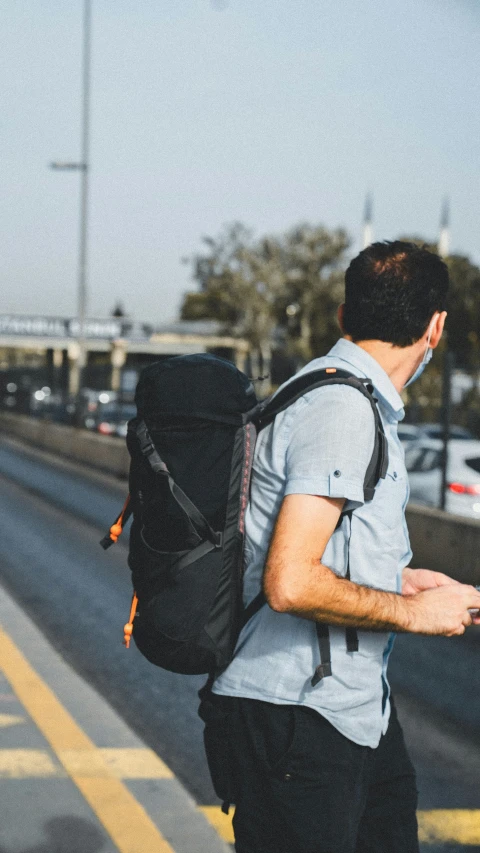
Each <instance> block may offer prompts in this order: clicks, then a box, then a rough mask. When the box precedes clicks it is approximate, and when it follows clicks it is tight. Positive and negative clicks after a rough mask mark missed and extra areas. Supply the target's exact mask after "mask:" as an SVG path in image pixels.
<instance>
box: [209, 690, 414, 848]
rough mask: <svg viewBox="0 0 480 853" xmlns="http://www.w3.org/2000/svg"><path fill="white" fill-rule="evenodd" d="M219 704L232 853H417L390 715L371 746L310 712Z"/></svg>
mask: <svg viewBox="0 0 480 853" xmlns="http://www.w3.org/2000/svg"><path fill="white" fill-rule="evenodd" d="M218 698H220V697H218ZM221 701H222V703H224V706H225V703H226V707H227V708H228V710H229V716H230V714H231V716H230V721H231V723H230V725H231V728H230V732H231V735H232V741H231V743H232V746H233V750H234V765H235V767H236V773H235V777H236V778H235V792H236V811H235V817H234V820H233V826H234V830H235V839H236V844H235V850H236V851H237V853H418V849H419V848H418V841H417V820H416V806H417V790H416V785H415V772H414V769H413V767H412V764H411V762H410V759H409V757H408V755H407V751H406V748H405V743H404V740H403V734H402V730H401V728H400V724H399V722H398V719H397V716H396V713H395V709H394V708H392V717H391V720H390V725H389V728H388V731H387V734H386V735H385V736H384V737H382V739H381V741H380V744H379V746H378V747H377V749H371V748H370V747H365V746H359V745H358V744H356V743H353V742H352V741H351V740H349V739H348V738H346V737H344V736H343V735H341V734H340V732H338V731H337V729H336V728H334V726H332V725H331V724H330V723H329V722H327V720H325V718H324V717H322V716H320V714H318V713H317V712H316V711H312V710H311V709H309V708H305V707H299V706H293V705H273V704H270V703H267V702H260V701H257V700H254V699H236V698H230V697H228V698H224V697H221Z"/></svg>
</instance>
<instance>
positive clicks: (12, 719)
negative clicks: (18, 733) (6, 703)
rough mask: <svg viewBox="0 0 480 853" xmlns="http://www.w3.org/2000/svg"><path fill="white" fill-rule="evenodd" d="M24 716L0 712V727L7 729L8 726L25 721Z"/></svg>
mask: <svg viewBox="0 0 480 853" xmlns="http://www.w3.org/2000/svg"><path fill="white" fill-rule="evenodd" d="M26 722H27V721H26V719H25V717H18V716H17V715H16V714H0V729H7V728H9V726H19V725H21V723H26Z"/></svg>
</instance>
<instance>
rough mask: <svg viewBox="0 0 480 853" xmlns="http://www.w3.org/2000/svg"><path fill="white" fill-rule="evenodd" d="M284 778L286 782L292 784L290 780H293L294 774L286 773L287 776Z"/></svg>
mask: <svg viewBox="0 0 480 853" xmlns="http://www.w3.org/2000/svg"><path fill="white" fill-rule="evenodd" d="M283 778H284V781H285V782H290V779H291V778H292V774H291V773H285V776H284V777H283Z"/></svg>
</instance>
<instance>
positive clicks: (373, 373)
mask: <svg viewBox="0 0 480 853" xmlns="http://www.w3.org/2000/svg"><path fill="white" fill-rule="evenodd" d="M327 358H334V359H335V360H336V361H337V360H339V359H340V360H341V361H345V362H346V363H347V364H348V365H349V366H350V367H352V368H353V372H354V373H357V374H358V373H359V372H361V374H362V375H363V376H365V377H368V378H369V379H371V380H372V384H373V387H374V388H375V392H376V393H377V395H378V397H379V398H380V402H382V403H383V404H384V405H385V406H386V408H387V409H388V410H389V411H390V412H391V413H392V415H393V417H394V418H395V420H397V421H401V420H402V419H403V418H404V417H405V410H404V408H403V401H402V398H401V396H400V394H399V393H398V391H397V389H396V388H395V386H394V384H393V382H392V381H391V379H390V377H389V376H388V373H386V372H385V370H384V369H383V367H380V365H379V363H378V361H376V359H374V358H373V356H371V355H370V354H369V353H368V352H365V350H364V349H362V348H361V347H359V346H357V344H354V343H353V342H352V341H348V340H347V339H346V338H340V340H338V341H337V343H336V344H335V346H334V347H332V349H331V350H330V352H329V353H328V355H327Z"/></svg>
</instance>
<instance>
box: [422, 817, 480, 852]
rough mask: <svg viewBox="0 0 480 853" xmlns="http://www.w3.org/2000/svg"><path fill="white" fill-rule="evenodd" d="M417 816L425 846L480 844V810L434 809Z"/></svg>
mask: <svg viewBox="0 0 480 853" xmlns="http://www.w3.org/2000/svg"><path fill="white" fill-rule="evenodd" d="M417 814H418V830H419V832H418V835H419V838H420V841H421V842H423V844H439V843H444V844H448V843H450V844H451V843H453V844H463V845H465V846H473V845H475V846H476V845H478V844H480V809H432V810H429V811H419V812H418V813H417Z"/></svg>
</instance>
